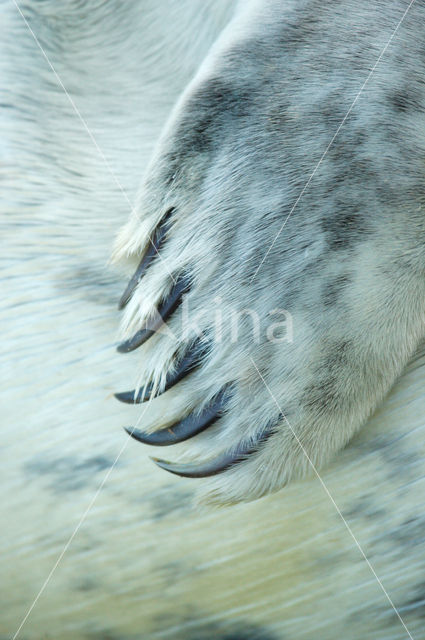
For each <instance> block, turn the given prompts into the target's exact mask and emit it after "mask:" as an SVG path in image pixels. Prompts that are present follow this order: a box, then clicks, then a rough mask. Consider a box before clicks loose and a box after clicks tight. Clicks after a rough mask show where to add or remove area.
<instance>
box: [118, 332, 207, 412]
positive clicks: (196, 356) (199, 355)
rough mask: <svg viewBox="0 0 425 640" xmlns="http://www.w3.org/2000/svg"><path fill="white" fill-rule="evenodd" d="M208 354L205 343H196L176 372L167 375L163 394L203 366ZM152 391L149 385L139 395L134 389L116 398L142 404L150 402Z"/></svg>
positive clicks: (151, 386) (182, 359)
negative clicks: (202, 363)
mask: <svg viewBox="0 0 425 640" xmlns="http://www.w3.org/2000/svg"><path fill="white" fill-rule="evenodd" d="M207 352H208V345H207V344H206V343H205V342H202V341H201V340H197V341H196V342H194V343H193V344H192V346H191V347H190V349H188V351H187V352H186V353H185V355H184V356H183V358H181V360H180V362H179V363H178V365H177V367H176V368H175V370H174V371H173V372H172V373H170V374H167V377H166V380H165V387H164V389H163V391H162V392H161V393H164V392H165V391H168V389H171V387H173V386H174V385H175V384H177V382H180V380H182V378H184V377H185V376H186V375H187V374H188V373H190V372H191V371H193V370H194V369H196V367H198V366H199V365H200V364H201V362H202V360H203V358H204V356H205V355H206V354H207ZM152 390H153V385H152V384H147V385H146V386H145V387H142V388H141V389H139V392H138V393H137V395H136V390H135V389H133V390H132V391H123V392H121V393H116V394H115V397H116V399H117V400H119V401H120V402H125V403H126V404H140V403H141V402H146V400H149V398H150V397H151V395H152ZM158 395H160V394H158Z"/></svg>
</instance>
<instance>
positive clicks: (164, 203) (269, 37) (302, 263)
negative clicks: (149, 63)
mask: <svg viewBox="0 0 425 640" xmlns="http://www.w3.org/2000/svg"><path fill="white" fill-rule="evenodd" d="M403 7H404V3H403V2H391V3H389V4H388V3H369V2H356V3H352V2H337V3H323V2H321V1H308V2H289V3H287V2H282V1H281V0H266V1H263V2H252V3H248V6H247V5H246V4H245V3H242V5H241V7H240V11H239V12H237V13H236V16H235V18H234V20H233V22H231V23H230V25H229V26H228V28H227V30H225V31H224V33H223V34H222V36H221V38H220V39H219V41H218V43H217V44H216V45H215V47H214V48H213V50H212V52H211V53H210V54H209V56H208V57H207V58H206V60H205V62H204V63H203V65H202V66H201V68H200V70H199V72H198V73H197V75H196V76H195V79H194V80H193V81H192V82H191V83H190V85H189V87H188V88H187V89H186V91H185V92H184V94H183V96H182V98H181V99H180V101H179V102H178V104H177V106H176V107H175V109H174V111H173V114H172V116H171V118H170V120H169V123H168V125H167V127H166V129H165V133H164V134H163V135H162V138H161V141H160V143H159V145H158V146H157V149H156V152H155V153H154V156H153V159H152V161H151V165H150V169H149V171H148V173H147V176H146V178H145V182H144V186H143V188H142V190H141V193H140V197H139V201H138V205H137V207H136V211H135V213H134V215H133V217H132V219H131V220H130V223H129V224H128V225H127V227H126V228H125V229H124V231H123V233H122V234H121V235H120V238H119V242H118V249H117V254H118V256H126V257H128V256H134V255H136V256H137V255H140V254H141V253H142V252H143V250H144V247H145V244H146V240H147V234H149V233H151V232H152V230H153V228H154V226H155V225H156V224H157V223H158V221H159V220H160V219H161V218H162V216H163V215H164V213H165V212H166V211H167V210H168V209H170V208H174V211H175V213H174V215H173V223H174V226H173V228H172V230H171V232H170V234H169V239H168V242H167V243H166V246H165V247H164V249H163V251H161V257H162V260H157V261H156V263H155V265H154V266H153V268H152V269H151V270H150V271H149V273H148V275H147V276H146V277H145V278H143V280H142V282H141V283H140V285H139V288H138V290H137V291H136V294H135V295H134V296H133V299H132V301H131V302H130V304H129V308H128V310H127V312H126V317H125V329H126V333H130V332H134V331H135V330H137V328H138V327H139V326H140V325H141V324H142V321H143V319H144V318H145V316H146V315H149V313H150V311H151V309H152V307H153V306H154V305H155V304H156V303H157V302H158V300H159V299H160V298H161V297H162V296H163V294H164V292H166V291H167V290H168V289H169V288H170V285H171V278H170V274H174V275H175V276H176V275H177V274H178V273H179V272H180V271H182V270H186V271H187V272H188V273H190V274H192V276H193V286H192V289H191V291H190V293H189V294H188V296H187V298H186V300H187V303H188V306H189V308H190V312H191V313H192V314H193V315H195V316H196V317H202V319H201V321H200V324H201V327H202V329H203V330H204V331H205V333H206V334H208V335H211V333H212V332H213V331H214V322H215V320H214V313H215V303H214V301H215V300H216V299H217V298H218V299H219V300H220V306H221V308H222V310H223V314H224V316H225V317H226V316H228V315H230V312H231V311H230V310H231V309H235V308H236V309H237V310H243V309H251V310H253V311H254V312H255V313H256V314H257V315H258V317H259V318H260V319H261V321H262V322H263V323H266V319H267V317H268V316H270V314H271V313H272V312H273V310H274V309H275V308H280V309H287V310H288V311H289V312H290V313H291V315H292V318H293V323H294V339H293V341H292V343H287V342H283V343H281V344H275V343H273V342H270V341H267V340H266V339H265V337H264V336H262V340H261V341H260V343H259V344H253V343H252V330H251V325H250V323H245V325H244V329H242V332H241V335H240V339H239V340H238V341H237V343H236V344H232V342H231V336H230V333H229V332H227V333H226V332H225V333H224V335H223V337H222V339H221V340H220V342H218V341H217V340H216V341H215V342H214V347H213V350H212V355H211V358H210V360H209V361H208V363H207V364H206V365H205V366H204V367H203V368H202V369H201V370H200V371H198V372H197V373H196V375H193V376H192V377H191V379H190V382H184V383H182V384H181V386H180V387H177V388H176V389H174V390H173V391H172V392H168V393H166V394H165V395H164V396H163V397H162V398H161V399H158V400H156V401H155V400H154V401H153V403H152V418H151V417H150V415H149V413H148V414H147V416H146V418H145V419H144V422H145V423H147V425H148V428H149V429H154V428H163V427H164V426H167V424H170V421H172V420H174V421H175V420H176V419H177V418H178V417H179V416H181V415H182V414H183V415H184V413H185V412H186V413H187V412H188V411H189V409H190V408H193V407H194V406H198V405H200V404H202V402H204V401H207V400H208V399H209V398H210V397H211V396H212V395H213V394H214V393H216V392H217V391H218V390H219V389H220V387H221V385H222V384H223V382H234V383H236V392H235V395H234V397H233V399H232V402H231V405H230V407H229V408H228V411H227V412H226V414H225V416H224V417H223V418H222V419H221V420H220V423H219V425H218V426H217V427H216V428H215V430H214V431H213V432H211V431H209V432H207V433H205V434H204V435H203V436H198V437H197V439H196V442H194V444H191V445H189V454H196V456H198V455H199V457H200V458H201V459H202V458H207V457H208V456H210V455H212V454H214V453H217V452H218V451H220V450H223V449H231V448H232V447H235V446H236V445H238V444H239V443H240V442H243V441H244V440H249V439H253V440H254V441H255V439H256V438H257V437H258V434H259V433H261V431H262V430H264V429H265V427H266V425H268V424H269V423H270V422H276V421H279V424H278V426H277V427H276V430H275V433H274V434H273V435H272V437H271V438H270V439H269V440H268V442H267V443H266V444H264V445H263V446H262V447H261V450H260V452H259V453H258V454H257V455H255V456H251V458H250V460H249V461H247V462H245V463H242V464H240V465H238V466H236V467H235V468H234V469H232V470H230V471H228V472H227V473H225V474H224V475H221V476H219V477H218V478H217V479H215V480H214V481H206V491H207V495H208V498H207V499H208V500H211V501H218V502H228V501H231V502H233V501H238V500H247V499H252V498H256V497H259V496H261V495H264V494H265V493H268V492H270V491H275V490H277V489H279V488H281V487H282V486H283V485H285V484H286V483H287V482H288V481H289V480H290V479H291V478H293V477H297V476H300V475H303V474H304V473H305V472H306V471H308V469H309V466H310V462H309V460H308V458H310V461H311V462H312V463H313V464H314V465H315V466H316V467H317V468H320V467H321V466H322V465H323V463H325V462H327V461H328V460H329V459H330V457H331V456H332V454H334V453H335V452H336V451H337V450H338V449H340V448H341V447H342V446H344V445H345V444H346V443H347V442H348V440H349V439H350V438H351V437H352V435H353V434H354V433H355V431H356V430H357V429H359V427H360V426H361V425H362V424H363V423H364V422H365V420H366V418H368V417H369V416H370V415H371V413H372V412H373V411H374V410H375V409H376V407H377V406H378V405H379V403H380V402H381V401H382V399H383V397H384V396H385V394H386V393H387V392H388V390H389V389H390V388H391V386H392V385H393V383H394V381H395V379H396V378H397V376H399V375H400V373H401V371H402V370H403V368H404V366H405V365H406V363H407V361H408V360H409V358H410V357H411V356H412V354H413V353H414V351H415V349H417V347H418V345H419V343H420V341H421V339H422V338H423V337H424V333H425V278H424V274H425V251H424V240H425V221H424V209H423V205H424V198H425V180H424V178H425V174H424V161H425V126H424V124H423V117H424V106H425V83H424V79H423V78H424V71H425V58H424V52H423V42H422V39H421V38H420V37H418V25H419V24H422V23H423V20H424V18H425V9H424V7H423V6H422V5H421V4H418V5H415V6H414V7H413V8H412V10H411V12H410V13H409V14H408V15H407V17H406V19H405V20H404V22H403V24H402V25H401V26H400V29H399V31H398V33H397V36H396V37H395V38H394V40H393V42H392V43H391V45H390V46H389V47H388V49H387V51H386V53H385V55H384V57H383V59H382V60H381V62H380V64H379V65H378V66H377V68H376V70H375V72H374V74H373V76H372V77H371V78H370V80H369V82H368V84H367V85H366V87H365V89H364V91H363V92H362V94H361V96H360V98H359V99H358V100H357V102H356V104H355V106H354V108H353V109H352V111H351V113H350V115H349V117H348V118H347V120H346V121H345V122H344V124H343V127H342V128H341V130H340V131H339V134H338V136H337V137H336V139H335V140H334V142H333V144H332V145H331V147H330V148H329V151H328V153H327V154H326V156H325V157H324V159H323V161H322V163H321V165H320V167H319V168H318V170H317V172H316V173H315V175H314V177H313V179H312V180H311V182H310V184H309V186H308V188H307V190H306V191H305V192H304V193H303V195H302V197H301V199H300V200H299V201H298V202H297V199H298V197H299V196H300V194H301V192H302V190H303V187H304V186H305V184H306V182H307V181H308V179H309V178H310V176H311V174H312V172H313V170H314V169H315V167H316V165H317V163H318V162H319V160H320V158H321V156H322V154H323V152H324V151H325V149H326V148H327V146H328V144H329V142H330V141H331V139H332V137H333V136H334V134H335V132H336V130H337V128H338V126H339V125H340V124H341V122H342V120H343V118H344V116H345V114H346V113H347V111H348V110H349V108H350V106H351V105H352V102H353V101H354V99H355V98H356V96H357V94H358V92H359V90H360V88H361V87H362V84H363V83H364V81H365V79H366V78H367V76H368V73H369V70H370V69H371V67H372V65H373V64H374V63H375V61H376V60H377V59H378V56H379V55H380V53H381V52H382V50H383V48H384V47H385V45H386V44H387V42H388V40H389V38H390V36H391V34H392V32H393V31H394V29H395V27H396V25H397V22H398V20H399V19H400V18H401V16H402V14H403ZM295 203H296V207H295V209H294V210H293V212H292V213H291V211H292V208H293V206H294V204H295ZM289 214H291V215H290V218H289V219H288V220H287V222H286V224H285V226H284V228H283V230H282V225H283V224H284V223H285V220H286V218H287V216H288V215H289ZM270 248H271V249H270ZM269 250H270V251H269ZM266 252H267V257H266V259H265V260H264V262H263V259H264V257H265V256H266ZM175 315H177V316H179V314H178V313H176V314H175ZM180 325H181V320H180V318H179V317H177V318H176V317H174V318H173V319H172V321H171V322H170V323H169V327H170V328H171V329H172V330H173V332H174V334H176V335H177V347H179V341H180V342H182V341H183V340H184V339H185V338H186V337H187V336H186V335H185V334H184V333H183V331H182V328H181V326H180ZM177 347H176V341H175V340H170V339H168V338H167V337H161V338H159V340H154V341H152V342H148V344H147V345H146V347H145V349H144V351H143V366H144V373H143V376H144V378H145V379H153V380H154V381H161V379H162V378H161V376H163V375H164V372H166V371H167V369H168V367H169V366H170V364H169V363H170V358H171V356H172V354H173V353H174V351H175V350H176V348H177ZM252 361H254V363H255V366H254V365H253V362H252ZM255 367H257V368H258V369H259V372H260V373H261V376H262V377H263V379H264V380H262V379H261V377H260V375H259V373H258V372H257V371H256V368H255ZM264 383H265V384H264ZM266 385H267V386H268V389H267V388H266ZM176 394H179V395H180V398H179V399H178V400H177V401H176V402H177V404H176V405H175V410H174V411H173V410H172V408H173V407H174V404H173V403H174V402H175V401H174V399H173V398H174V397H175V395H176ZM271 395H273V398H272V397H271ZM182 397H184V399H183V400H182ZM155 404H157V405H158V408H157V409H156V408H154V406H153V405H155ZM164 404H167V405H168V406H167V410H166V411H165V412H164V413H163V414H162V418H161V417H159V415H158V411H160V412H162V407H163V406H164ZM170 406H171V409H170ZM279 409H280V410H281V411H282V412H283V413H284V414H285V416H286V419H283V418H281V419H280V420H279ZM288 421H289V424H290V426H291V428H292V429H293V431H294V432H295V433H296V436H297V438H295V437H294V435H293V432H292V430H291V428H290V427H289V425H288ZM300 442H301V444H302V447H303V448H302V447H300ZM307 456H308V458H307Z"/></svg>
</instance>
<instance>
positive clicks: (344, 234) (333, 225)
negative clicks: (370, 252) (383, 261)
mask: <svg viewBox="0 0 425 640" xmlns="http://www.w3.org/2000/svg"><path fill="white" fill-rule="evenodd" d="M340 206H341V212H340V213H339V212H337V213H335V214H334V215H332V216H329V217H326V218H324V220H323V222H322V229H323V231H324V232H325V233H326V234H327V243H328V246H329V248H330V249H333V250H338V249H350V248H351V247H352V246H353V244H354V243H355V242H358V241H360V240H362V239H363V236H364V235H365V233H366V232H367V231H368V230H369V227H368V224H367V223H366V221H365V219H364V217H363V215H362V214H361V213H360V212H359V211H358V212H351V211H346V212H344V208H345V209H347V207H346V206H345V205H340Z"/></svg>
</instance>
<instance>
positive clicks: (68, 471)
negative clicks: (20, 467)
mask: <svg viewBox="0 0 425 640" xmlns="http://www.w3.org/2000/svg"><path fill="white" fill-rule="evenodd" d="M113 464H114V461H113V460H112V459H110V458H107V457H105V456H100V455H99V456H92V457H90V458H85V459H83V460H79V459H77V458H73V457H71V456H68V457H62V458H54V459H52V458H50V459H47V458H45V457H44V456H37V457H35V458H33V459H32V460H29V461H28V462H27V463H25V465H24V470H25V471H26V473H29V474H31V475H40V476H46V477H48V478H50V484H49V487H50V488H51V489H53V490H54V491H57V492H66V491H77V490H79V489H83V488H84V487H86V486H87V485H90V484H92V482H93V480H94V476H95V475H96V474H98V473H100V472H102V471H105V470H106V469H109V468H110V467H111V466H112V465H113Z"/></svg>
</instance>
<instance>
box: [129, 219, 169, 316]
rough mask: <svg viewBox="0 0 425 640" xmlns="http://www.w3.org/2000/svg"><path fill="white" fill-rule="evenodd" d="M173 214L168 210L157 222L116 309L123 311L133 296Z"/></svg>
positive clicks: (162, 239)
mask: <svg viewBox="0 0 425 640" xmlns="http://www.w3.org/2000/svg"><path fill="white" fill-rule="evenodd" d="M172 213H173V209H170V210H169V211H168V212H167V213H166V214H165V216H164V217H163V218H162V220H161V221H160V222H159V224H158V226H157V227H156V229H155V231H154V232H153V234H152V236H151V238H149V246H148V249H147V251H146V252H145V254H144V256H143V258H142V259H141V261H140V264H139V266H138V267H137V269H136V271H135V273H134V275H133V276H132V278H131V280H130V282H129V283H128V285H127V287H126V290H125V291H124V293H123V294H122V296H121V299H120V301H119V303H118V309H124V307H125V305H126V304H127V302H128V301H129V300H130V298H131V296H132V295H133V291H134V289H135V288H136V287H137V285H138V284H139V282H140V280H141V279H142V278H143V276H144V275H145V273H146V270H147V268H148V267H149V265H150V264H151V262H152V260H153V259H154V258H155V256H156V255H157V254H158V251H159V249H160V247H161V244H162V243H163V241H164V238H165V235H166V233H167V231H168V229H169V226H170V225H169V224H168V223H169V221H170V217H171V214H172Z"/></svg>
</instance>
